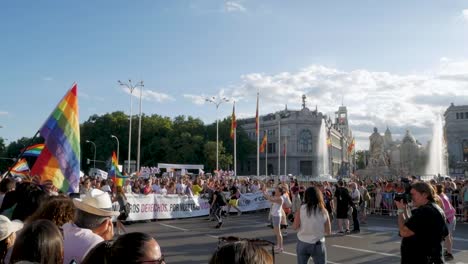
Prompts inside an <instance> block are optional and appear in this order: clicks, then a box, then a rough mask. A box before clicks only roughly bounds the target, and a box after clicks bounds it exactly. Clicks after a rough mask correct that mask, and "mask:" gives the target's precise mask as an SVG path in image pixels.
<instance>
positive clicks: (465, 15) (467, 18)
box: [462, 9, 468, 22]
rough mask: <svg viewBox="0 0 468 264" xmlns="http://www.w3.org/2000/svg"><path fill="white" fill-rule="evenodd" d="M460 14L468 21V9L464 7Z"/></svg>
mask: <svg viewBox="0 0 468 264" xmlns="http://www.w3.org/2000/svg"><path fill="white" fill-rule="evenodd" d="M462 16H463V19H465V21H467V22H468V9H464V10H463V11H462Z"/></svg>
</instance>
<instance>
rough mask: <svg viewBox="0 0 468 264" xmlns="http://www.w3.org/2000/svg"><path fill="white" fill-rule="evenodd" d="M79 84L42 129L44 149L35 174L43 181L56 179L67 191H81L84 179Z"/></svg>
mask: <svg viewBox="0 0 468 264" xmlns="http://www.w3.org/2000/svg"><path fill="white" fill-rule="evenodd" d="M77 89H78V86H77V84H73V86H72V88H71V89H70V90H69V91H68V92H67V94H65V96H64V97H63V99H62V100H61V101H60V102H59V104H58V105H57V107H56V108H55V109H54V111H53V112H52V113H51V114H50V116H49V118H48V119H47V120H46V122H45V123H44V125H43V126H42V127H41V129H40V130H39V133H40V135H41V136H42V137H43V138H44V140H45V142H44V149H43V150H42V152H41V154H40V155H39V157H38V158H37V160H36V163H35V164H34V166H33V168H32V170H31V176H32V177H34V176H36V175H38V176H39V177H40V182H41V183H42V182H44V181H48V180H50V181H52V183H53V184H54V186H55V187H57V188H58V189H59V190H61V191H63V192H78V188H79V180H80V124H79V120H78V95H77Z"/></svg>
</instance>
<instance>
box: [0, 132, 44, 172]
mask: <svg viewBox="0 0 468 264" xmlns="http://www.w3.org/2000/svg"><path fill="white" fill-rule="evenodd" d="M38 134H39V130H38V131H36V134H34V136H33V137H32V138H31V140H29V143H28V145H27V146H26V147H24V148H23V149H22V150H21V153H20V154H19V156H18V158H16V160H15V163H13V165H12V166H11V167H10V168H8V172H7V173H5V174H3V176H5V177H6V176H7V175H9V174H10V172H11V169H12V168H13V167H15V165H16V164H17V163H18V161H20V160H21V158H22V157H23V155H24V152H25V151H26V149H27V148H28V147H29V146H31V145H32V143H33V142H34V139H36V137H37V135H38ZM28 166H29V164H28ZM30 170H31V169H30ZM3 176H0V178H1V179H2V180H3Z"/></svg>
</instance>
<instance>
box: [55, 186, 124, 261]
mask: <svg viewBox="0 0 468 264" xmlns="http://www.w3.org/2000/svg"><path fill="white" fill-rule="evenodd" d="M73 203H74V204H75V207H76V208H77V210H76V214H75V222H74V223H67V224H64V225H63V226H62V229H63V239H64V241H63V247H64V258H63V263H64V264H69V263H71V262H72V261H73V260H75V261H76V262H78V263H80V262H81V260H82V259H83V258H84V257H85V256H86V254H87V253H88V252H89V250H90V249H92V248H93V247H94V246H96V245H97V244H98V243H99V242H101V241H103V240H111V239H112V238H113V237H114V226H113V224H112V218H111V217H112V216H117V215H119V212H117V211H112V201H111V199H110V197H109V195H108V194H107V193H105V192H103V191H101V190H98V189H92V190H91V191H90V192H88V193H86V195H85V197H83V199H73Z"/></svg>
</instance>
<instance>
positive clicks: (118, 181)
mask: <svg viewBox="0 0 468 264" xmlns="http://www.w3.org/2000/svg"><path fill="white" fill-rule="evenodd" d="M109 176H110V177H111V178H112V179H113V180H114V183H115V186H123V185H124V182H125V180H126V179H127V178H129V177H127V176H123V175H122V173H121V172H120V171H119V161H118V160H117V156H116V155H115V152H114V151H113V152H112V164H111V169H110V171H109Z"/></svg>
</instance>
